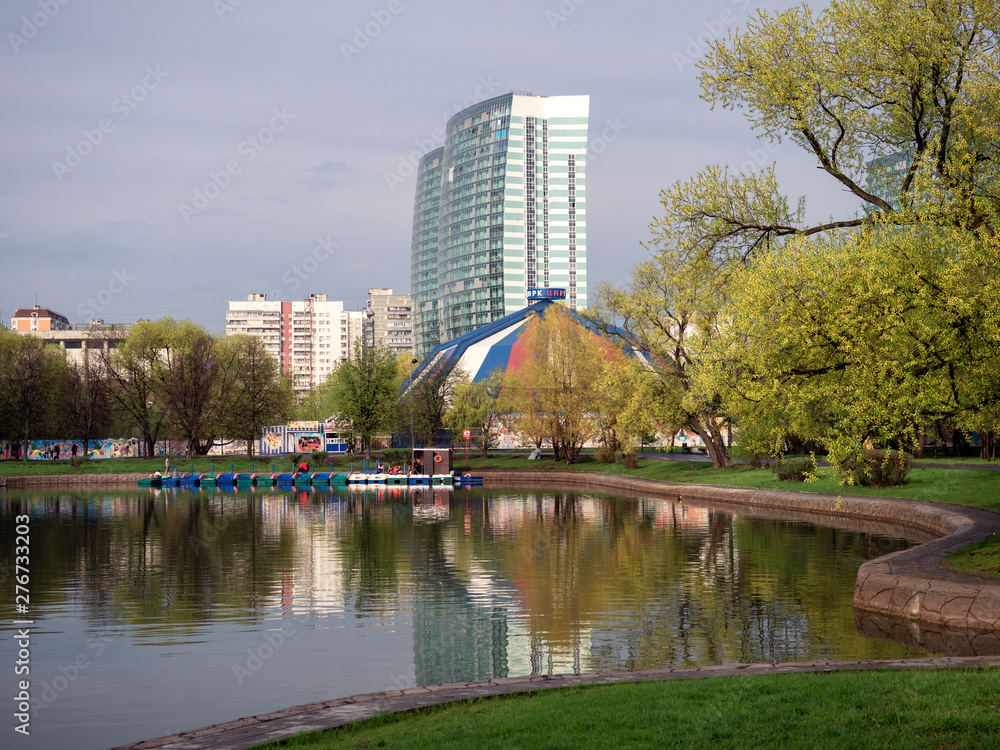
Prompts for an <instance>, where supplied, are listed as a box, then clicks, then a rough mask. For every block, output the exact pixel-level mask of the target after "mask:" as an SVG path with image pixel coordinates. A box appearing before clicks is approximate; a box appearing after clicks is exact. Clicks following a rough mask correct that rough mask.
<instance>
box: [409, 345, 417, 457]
mask: <svg viewBox="0 0 1000 750" xmlns="http://www.w3.org/2000/svg"><path fill="white" fill-rule="evenodd" d="M415 364H417V358H416V357H414V358H412V359H411V360H410V389H409V390H410V461H411V462H412V461H413V449H414V448H415V447H416V445H415V444H414V437H413V365H415Z"/></svg>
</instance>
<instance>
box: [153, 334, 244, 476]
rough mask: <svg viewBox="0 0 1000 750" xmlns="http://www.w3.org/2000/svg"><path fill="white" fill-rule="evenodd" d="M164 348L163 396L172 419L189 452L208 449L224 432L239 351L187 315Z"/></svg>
mask: <svg viewBox="0 0 1000 750" xmlns="http://www.w3.org/2000/svg"><path fill="white" fill-rule="evenodd" d="M171 334H172V335H171V337H170V339H169V341H168V343H167V347H166V349H165V350H164V351H163V355H162V357H163V359H162V367H161V368H160V379H159V382H158V383H157V387H156V394H157V399H158V400H159V401H161V402H162V403H163V404H164V414H165V417H166V423H167V425H168V427H169V428H170V429H171V431H172V432H173V433H174V435H176V436H177V437H179V438H180V439H182V440H184V441H185V442H186V443H187V457H188V458H191V457H192V456H194V455H195V454H198V455H204V454H205V453H207V452H208V449H209V448H210V447H211V446H212V443H213V441H214V439H215V438H216V437H218V436H219V435H221V434H222V431H223V430H222V426H223V420H224V419H225V418H226V416H225V412H226V409H227V407H228V406H229V404H230V398H231V395H230V394H231V393H232V390H233V383H234V378H235V374H236V351H235V350H234V348H233V347H229V348H227V347H225V346H223V345H222V344H221V343H220V342H219V341H216V340H215V339H213V338H212V337H211V336H209V335H208V334H207V333H206V332H205V330H204V329H203V328H201V327H200V326H197V325H195V324H194V323H192V322H190V321H183V322H182V323H180V324H179V325H177V326H176V327H175V328H174V330H173V331H172V332H171Z"/></svg>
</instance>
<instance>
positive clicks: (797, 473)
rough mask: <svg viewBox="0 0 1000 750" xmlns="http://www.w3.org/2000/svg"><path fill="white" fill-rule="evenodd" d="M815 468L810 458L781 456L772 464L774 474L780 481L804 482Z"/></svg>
mask: <svg viewBox="0 0 1000 750" xmlns="http://www.w3.org/2000/svg"><path fill="white" fill-rule="evenodd" d="M815 468H816V464H815V462H814V461H813V459H811V458H781V459H778V461H776V462H775V464H774V475H775V476H776V477H777V478H778V481H780V482H805V481H807V479H808V477H809V474H811V473H812V471H813V470H814V469H815Z"/></svg>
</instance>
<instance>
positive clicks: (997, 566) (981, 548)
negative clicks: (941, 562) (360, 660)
mask: <svg viewBox="0 0 1000 750" xmlns="http://www.w3.org/2000/svg"><path fill="white" fill-rule="evenodd" d="M947 560H948V562H949V563H950V564H951V566H952V567H953V568H956V569H957V570H964V571H965V572H967V573H986V574H987V575H991V576H1000V535H998V534H994V535H993V536H991V537H989V538H987V539H983V540H982V541H981V542H976V543H975V544H970V545H969V546H968V547H963V548H962V549H960V550H958V552H952V553H951V554H950V555H948V558H947Z"/></svg>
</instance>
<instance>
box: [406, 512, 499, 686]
mask: <svg viewBox="0 0 1000 750" xmlns="http://www.w3.org/2000/svg"><path fill="white" fill-rule="evenodd" d="M442 530H443V526H442V525H441V524H434V525H421V526H416V527H414V557H415V560H414V566H415V567H416V568H417V569H418V570H419V571H420V577H419V578H418V581H419V582H418V584H417V589H418V592H417V594H416V596H415V602H414V609H413V663H414V669H415V675H416V681H417V684H418V685H440V684H445V683H450V682H472V681H473V680H489V679H493V678H494V677H506V676H507V675H508V668H507V612H506V608H505V607H503V606H497V605H490V604H489V603H483V604H479V603H477V602H475V601H473V597H472V596H471V594H470V592H469V590H468V588H467V586H466V585H465V584H464V583H463V582H462V581H461V580H460V579H459V577H458V575H457V573H458V571H456V570H455V568H454V567H453V566H452V565H451V564H450V563H449V562H448V561H447V560H446V559H445V553H444V549H443V540H442V539H441V533H442Z"/></svg>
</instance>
